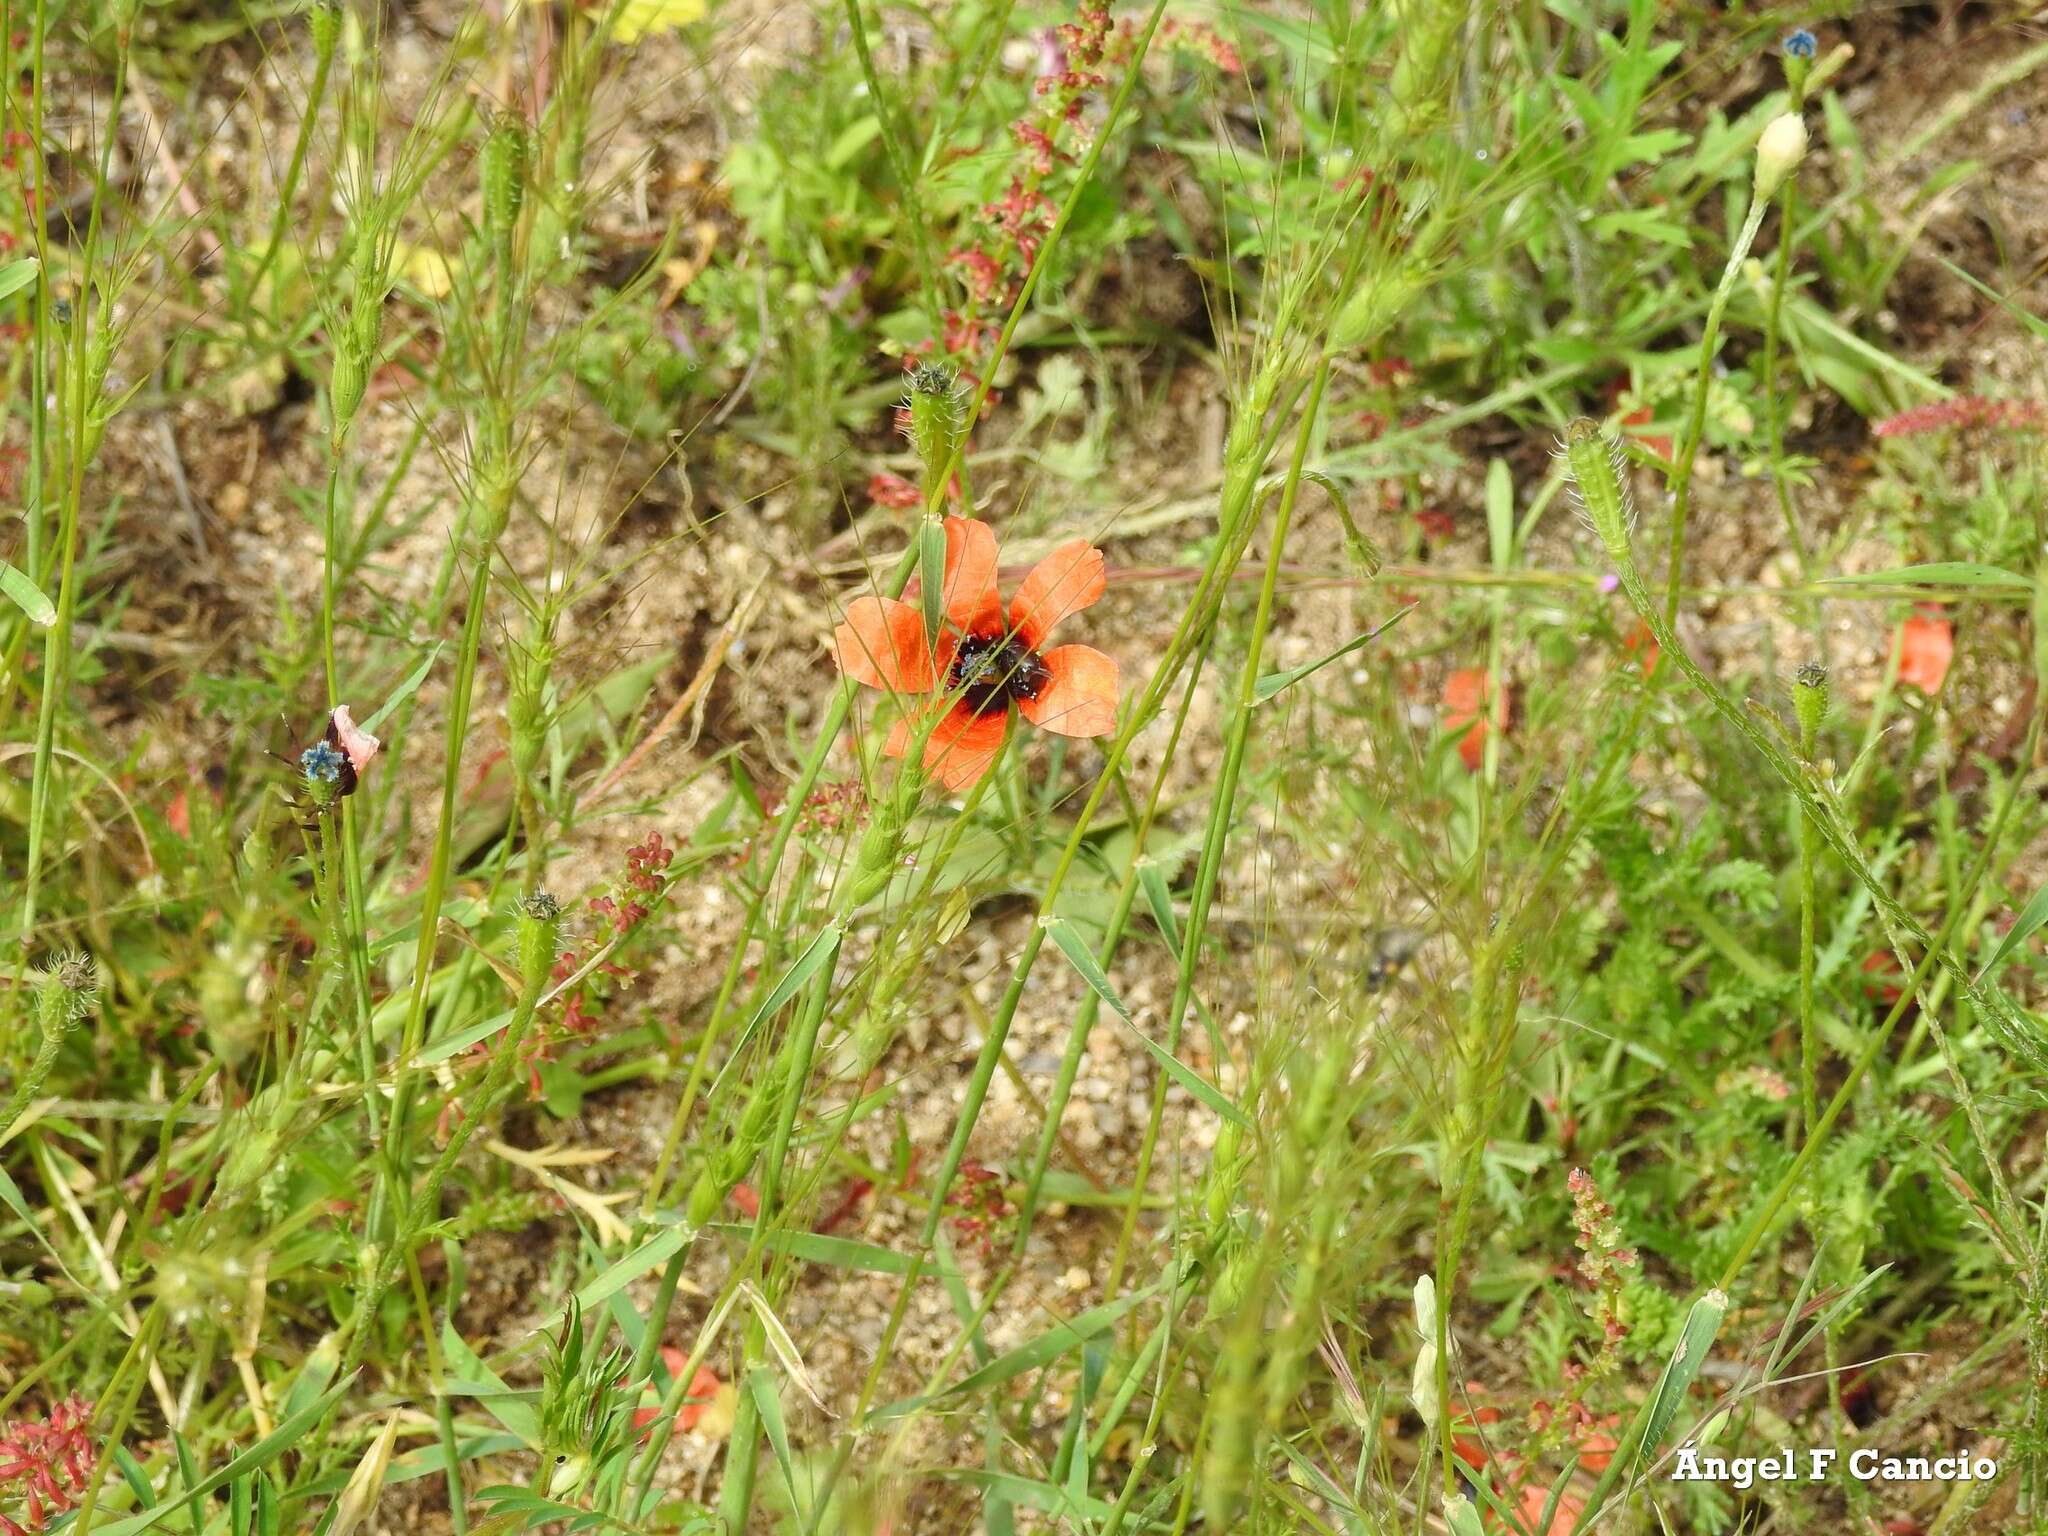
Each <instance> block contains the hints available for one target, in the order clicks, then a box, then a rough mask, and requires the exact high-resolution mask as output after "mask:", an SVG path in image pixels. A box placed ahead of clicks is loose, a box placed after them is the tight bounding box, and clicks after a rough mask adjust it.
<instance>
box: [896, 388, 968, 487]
mask: <svg viewBox="0 0 2048 1536" xmlns="http://www.w3.org/2000/svg"><path fill="white" fill-rule="evenodd" d="M966 438H967V400H966V398H965V396H963V395H962V394H961V392H960V383H959V380H958V379H957V378H955V377H954V375H953V372H952V370H951V369H948V368H935V367H930V366H924V367H920V368H918V369H917V370H916V371H915V372H913V373H912V374H911V375H910V443H911V446H912V447H913V448H915V449H916V450H917V456H918V458H919V459H920V460H922V461H923V463H924V470H925V477H926V489H927V493H929V491H930V489H931V488H932V486H933V484H934V482H936V480H937V479H938V477H939V476H940V475H943V474H945V473H946V471H947V470H948V469H949V468H950V467H951V466H952V463H953V457H954V455H955V454H956V453H958V452H959V450H960V445H961V444H962V443H963V442H965V441H966Z"/></svg>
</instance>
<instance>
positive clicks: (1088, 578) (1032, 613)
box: [1010, 539, 1108, 651]
mask: <svg viewBox="0 0 2048 1536" xmlns="http://www.w3.org/2000/svg"><path fill="white" fill-rule="evenodd" d="M1106 585H1108V577H1107V576H1106V575H1105V574H1104V571H1103V565H1102V551H1101V550H1099V549H1097V548H1096V547H1095V546H1094V545H1093V544H1090V543H1089V542H1088V541H1087V540H1086V539H1069V540H1068V541H1067V542H1066V543H1064V544H1062V545H1061V546H1060V547H1059V548H1058V549H1056V550H1054V551H1053V552H1052V553H1051V554H1049V555H1047V556H1046V557H1045V558H1044V559H1043V560H1041V561H1039V562H1038V564H1036V565H1034V566H1033V567H1031V571H1030V574H1028V575H1027V576H1025V578H1024V581H1023V584H1022V585H1021V586H1019V587H1018V588H1017V595H1016V596H1015V597H1013V598H1011V599H1010V627H1011V628H1012V629H1014V630H1016V632H1017V637H1018V638H1019V639H1020V640H1022V641H1023V642H1024V643H1025V644H1026V645H1028V646H1030V647H1031V648H1032V649H1033V650H1034V651H1035V650H1037V649H1038V648H1039V646H1040V645H1041V644H1042V643H1043V641H1044V640H1045V637H1046V636H1047V635H1048V634H1050V633H1051V632H1052V627H1053V626H1054V625H1055V624H1057V623H1059V621H1060V620H1061V619H1064V618H1066V617H1067V616H1068V615H1069V614H1074V613H1079V612H1080V611H1081V610H1082V609H1083V608H1086V607H1088V606H1089V605H1090V604H1091V603H1093V602H1095V601H1096V599H1098V598H1100V597H1101V596H1102V590H1103V588H1104V587H1105V586H1106Z"/></svg>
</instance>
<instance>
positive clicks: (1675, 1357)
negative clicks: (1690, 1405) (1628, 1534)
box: [1635, 1290, 1728, 1461]
mask: <svg viewBox="0 0 2048 1536" xmlns="http://www.w3.org/2000/svg"><path fill="white" fill-rule="evenodd" d="M1727 1315H1728V1294H1727V1292H1725V1291H1718V1290H1715V1291H1709V1292H1707V1294H1706V1295H1704V1296H1702V1297H1701V1298H1700V1299H1699V1300H1698V1301H1696V1302H1694V1303H1693V1304H1692V1310H1691V1311H1690V1312H1688V1313H1686V1315H1685V1326H1684V1328H1683V1329H1682V1330H1681V1331H1680V1333H1679V1336H1678V1348H1677V1349H1675V1350H1674V1351H1673V1352H1672V1355H1671V1359H1670V1360H1669V1361H1667V1362H1666V1363H1665V1366H1664V1374H1663V1375H1662V1376H1660V1377H1658V1379H1657V1390H1656V1392H1655V1393H1654V1394H1653V1395H1652V1396H1651V1398H1650V1407H1649V1415H1648V1417H1647V1418H1646V1419H1645V1420H1644V1422H1643V1438H1642V1440H1641V1442H1640V1443H1639V1444H1638V1445H1637V1446H1636V1447H1635V1452H1636V1457H1637V1459H1638V1460H1639V1461H1640V1460H1643V1459H1646V1458H1652V1457H1654V1456H1655V1455H1656V1454H1657V1446H1658V1444H1659V1443H1660V1442H1661V1441H1662V1440H1663V1438H1664V1432H1665V1431H1666V1430H1667V1429H1669V1428H1670V1427H1671V1421H1672V1420H1673V1419H1674V1418H1676V1417H1677V1416H1678V1410H1679V1409H1680V1408H1681V1407H1682V1406H1683V1405H1684V1403H1685V1399H1686V1394H1687V1393H1689V1392H1691V1391H1692V1384H1693V1382H1694V1381H1696V1380H1697V1379H1698V1378H1699V1374H1700V1368H1701V1367H1702V1366H1704V1365H1705V1364H1706V1363H1707V1352H1708V1351H1709V1350H1711V1349H1712V1348H1713V1347H1714V1339H1715V1336H1716V1335H1718V1334H1719V1333H1720V1331H1721V1320H1722V1319H1723V1318H1725V1317H1726V1316H1727Z"/></svg>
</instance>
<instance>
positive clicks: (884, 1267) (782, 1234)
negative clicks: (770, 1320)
mask: <svg viewBox="0 0 2048 1536" xmlns="http://www.w3.org/2000/svg"><path fill="white" fill-rule="evenodd" d="M669 1219H671V1218H668V1217H666V1216H662V1217H657V1218H656V1220H658V1221H666V1220H669ZM704 1230H705V1231H707V1232H718V1233H723V1234H725V1235H727V1236H730V1237H738V1238H752V1237H753V1235H754V1229H753V1228H752V1227H751V1226H748V1225H744V1224H742V1223H740V1222H736V1221H720V1222H714V1223H712V1224H711V1225H710V1226H708V1227H706V1228H705V1229H704ZM761 1246H762V1248H764V1249H766V1250H767V1251H768V1252H769V1253H781V1254H787V1255H788V1256H789V1257H790V1258H793V1259H803V1260H804V1261H806V1262H807V1263H811V1264H823V1265H826V1266H828V1267H830V1268H832V1269H848V1270H854V1271H857V1272H859V1273H862V1274H870V1275H907V1274H909V1273H910V1256H909V1255H908V1254H902V1253H897V1252H896V1251H895V1250H894V1249H891V1248H883V1247H881V1246H880V1245H878V1244H875V1243H863V1242H860V1241H858V1240H856V1239H854V1238H850V1237H827V1236H826V1235H825V1234H823V1233H822V1232H790V1231H785V1230H779V1229H778V1230H776V1231H771V1232H765V1233H763V1234H762V1236H761Z"/></svg>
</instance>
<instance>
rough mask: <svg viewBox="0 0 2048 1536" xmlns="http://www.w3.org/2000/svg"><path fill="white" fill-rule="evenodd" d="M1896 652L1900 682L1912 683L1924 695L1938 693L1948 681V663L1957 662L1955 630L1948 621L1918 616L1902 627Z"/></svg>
mask: <svg viewBox="0 0 2048 1536" xmlns="http://www.w3.org/2000/svg"><path fill="white" fill-rule="evenodd" d="M1894 649H1895V650H1896V651H1897V653H1898V658H1899V681H1900V682H1902V683H1910V684H1912V685H1913V686H1914V687H1915V688H1918V689H1919V690H1920V691H1921V692H1922V693H1926V694H1936V693H1939V692H1941V685H1942V683H1943V682H1945V681H1946V680H1947V678H1948V669H1949V663H1950V662H1952V661H1953V660H1955V654H1956V632H1955V626H1953V625H1952V624H1950V623H1949V621H1948V620H1947V619H1943V618H1938V617H1935V616H1933V615H1930V614H1924V613H1916V614H1914V615H1913V616H1912V617H1911V618H1909V619H1907V620H1906V622H1905V623H1904V624H1902V625H1900V626H1899V635H1898V640H1897V643H1896V645H1895V646H1894Z"/></svg>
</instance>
